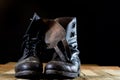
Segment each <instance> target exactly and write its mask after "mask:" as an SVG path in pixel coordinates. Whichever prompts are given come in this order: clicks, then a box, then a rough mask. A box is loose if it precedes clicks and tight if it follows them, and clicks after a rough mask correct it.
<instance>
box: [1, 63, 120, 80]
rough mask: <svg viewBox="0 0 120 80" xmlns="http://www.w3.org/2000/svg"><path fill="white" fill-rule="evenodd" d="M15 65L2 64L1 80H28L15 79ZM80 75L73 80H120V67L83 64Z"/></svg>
mask: <svg viewBox="0 0 120 80" xmlns="http://www.w3.org/2000/svg"><path fill="white" fill-rule="evenodd" d="M15 64H16V63H15V62H8V63H6V64H0V80H26V79H16V78H15V77H14V73H15V72H14V66H15ZM44 66H45V64H44ZM80 73H81V75H80V77H78V78H76V79H73V80H120V67H118V66H98V65H88V64H82V65H81V72H80ZM27 80H28V79H27ZM39 80H43V79H39ZM45 80H47V79H45ZM59 80H60V79H59ZM67 80H69V79H67Z"/></svg>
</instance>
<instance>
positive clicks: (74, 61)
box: [45, 17, 80, 79]
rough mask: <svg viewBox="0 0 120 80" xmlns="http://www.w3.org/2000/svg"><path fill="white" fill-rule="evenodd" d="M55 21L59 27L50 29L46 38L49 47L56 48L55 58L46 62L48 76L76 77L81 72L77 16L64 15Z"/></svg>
mask: <svg viewBox="0 0 120 80" xmlns="http://www.w3.org/2000/svg"><path fill="white" fill-rule="evenodd" d="M54 21H55V22H56V26H57V27H59V28H57V29H53V31H52V30H48V32H47V33H46V38H45V40H46V41H45V42H46V43H47V44H48V48H54V50H55V52H54V55H53V59H52V60H51V61H50V62H48V63H47V64H46V67H45V74H46V77H48V78H60V79H61V78H67V79H68V78H69V79H71V78H72V79H73V78H76V77H78V76H79V72H80V59H79V50H78V49H77V48H78V44H77V30H76V27H77V23H76V18H75V17H62V18H56V19H55V20H54ZM61 27H62V28H61ZM52 34H54V35H52ZM49 36H50V37H52V38H50V37H49ZM53 36H54V37H53ZM54 39H55V40H54ZM51 40H52V41H51ZM54 44H55V45H54ZM53 45H54V46H53Z"/></svg>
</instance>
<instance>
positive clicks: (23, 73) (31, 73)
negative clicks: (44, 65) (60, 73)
mask: <svg viewBox="0 0 120 80" xmlns="http://www.w3.org/2000/svg"><path fill="white" fill-rule="evenodd" d="M15 77H16V78H24V79H32V78H35V77H36V78H39V77H42V73H40V72H36V71H30V70H29V71H28V70H27V71H20V72H17V73H15Z"/></svg>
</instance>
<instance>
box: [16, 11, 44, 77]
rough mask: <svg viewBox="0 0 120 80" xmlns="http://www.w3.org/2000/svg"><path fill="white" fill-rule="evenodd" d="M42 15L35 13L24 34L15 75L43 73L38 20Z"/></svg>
mask: <svg viewBox="0 0 120 80" xmlns="http://www.w3.org/2000/svg"><path fill="white" fill-rule="evenodd" d="M39 19H40V17H39V16H38V15H37V14H36V13H35V14H34V16H33V18H32V20H31V23H30V25H29V27H28V29H27V31H26V33H25V35H24V39H23V45H22V53H23V56H22V57H21V58H20V60H19V61H18V63H17V64H16V66H15V77H17V78H35V77H38V76H40V75H41V74H42V71H43V68H42V63H41V62H40V59H39V54H40V53H38V52H37V51H38V44H39V43H40V39H39V31H38V20H39Z"/></svg>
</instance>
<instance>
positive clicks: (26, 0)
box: [0, 0, 120, 66]
mask: <svg viewBox="0 0 120 80" xmlns="http://www.w3.org/2000/svg"><path fill="white" fill-rule="evenodd" d="M64 1H65V0H64ZM64 1H61V0H56V1H52V2H50V1H47V0H46V1H45V0H44V1H43V2H41V0H0V63H6V62H9V61H15V62H16V61H17V60H18V59H19V58H20V57H21V56H22V54H21V53H20V48H21V43H22V36H23V35H24V33H25V31H26V29H27V26H28V25H29V23H30V18H31V17H32V16H33V13H34V12H37V13H38V15H39V16H41V17H45V18H56V17H62V16H76V17H77V20H78V45H79V50H80V59H81V63H83V64H98V65H119V66H120V62H119V61H120V60H119V59H120V57H119V53H120V38H119V37H120V28H119V27H120V12H119V8H120V5H119V2H116V1H115V0H114V1H107V0H105V1H100V2H99V1H98V2H94V1H84V0H83V1H79V2H78V1H75V0H74V1H72V0H68V1H67V2H64ZM53 2H54V3H53ZM46 58H48V57H46Z"/></svg>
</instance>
